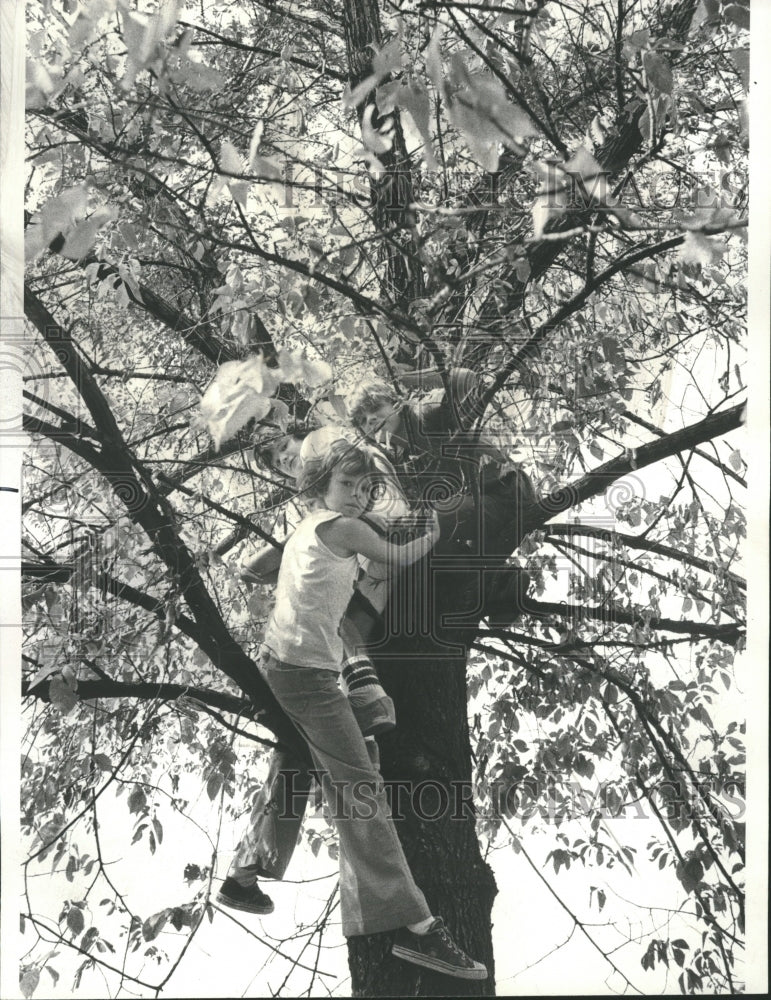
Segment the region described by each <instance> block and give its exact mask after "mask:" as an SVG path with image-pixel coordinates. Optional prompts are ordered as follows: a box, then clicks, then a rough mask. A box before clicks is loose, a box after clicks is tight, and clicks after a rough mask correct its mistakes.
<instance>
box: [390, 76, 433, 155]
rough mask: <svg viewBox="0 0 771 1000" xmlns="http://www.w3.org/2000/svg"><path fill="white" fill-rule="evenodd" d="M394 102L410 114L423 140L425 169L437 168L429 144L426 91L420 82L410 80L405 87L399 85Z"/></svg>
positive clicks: (429, 103)
mask: <svg viewBox="0 0 771 1000" xmlns="http://www.w3.org/2000/svg"><path fill="white" fill-rule="evenodd" d="M395 103H396V105H397V106H398V107H400V108H402V109H403V110H404V111H406V112H407V114H408V115H409V116H410V118H411V119H412V121H413V122H414V124H415V128H416V129H417V130H418V132H420V137H421V139H422V140H423V159H424V160H425V163H426V169H427V170H438V169H439V164H438V163H437V160H436V157H435V156H434V150H433V147H432V145H431V129H430V127H429V122H430V116H431V102H430V100H429V96H428V91H427V90H426V88H425V87H423V86H422V85H421V84H418V83H415V82H412V81H411V82H410V83H409V84H408V85H407V86H405V87H400V88H399V90H398V91H397V93H396V97H395Z"/></svg>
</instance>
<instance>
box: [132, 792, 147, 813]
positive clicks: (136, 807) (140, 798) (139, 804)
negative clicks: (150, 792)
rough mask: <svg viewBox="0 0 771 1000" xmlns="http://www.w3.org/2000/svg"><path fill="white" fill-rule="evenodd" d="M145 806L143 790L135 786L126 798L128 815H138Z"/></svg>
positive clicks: (145, 799) (145, 800)
mask: <svg viewBox="0 0 771 1000" xmlns="http://www.w3.org/2000/svg"><path fill="white" fill-rule="evenodd" d="M146 805H147V796H146V795H145V790H144V789H143V788H142V786H141V785H135V786H134V789H133V791H132V792H131V795H129V798H128V807H129V812H130V813H139V812H142V810H143V809H144V808H145V806H146Z"/></svg>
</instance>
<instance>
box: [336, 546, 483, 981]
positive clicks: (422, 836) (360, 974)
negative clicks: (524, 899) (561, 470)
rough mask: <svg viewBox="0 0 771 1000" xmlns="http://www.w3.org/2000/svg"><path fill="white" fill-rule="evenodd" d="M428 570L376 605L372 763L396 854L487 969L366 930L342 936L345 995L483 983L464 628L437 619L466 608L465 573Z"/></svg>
mask: <svg viewBox="0 0 771 1000" xmlns="http://www.w3.org/2000/svg"><path fill="white" fill-rule="evenodd" d="M428 574H431V564H430V563H428V564H426V563H420V564H418V565H417V566H415V567H410V569H409V570H408V571H406V572H405V573H404V574H403V575H402V577H401V578H400V580H399V581H398V583H397V585H396V587H395V590H394V595H395V596H394V597H393V598H392V600H391V605H390V609H386V630H385V632H386V636H385V640H384V641H383V643H382V644H381V645H380V646H379V647H378V648H376V649H375V650H374V651H372V656H373V659H374V660H375V662H376V664H377V668H378V672H379V673H380V677H381V680H382V682H383V686H384V687H385V689H386V690H387V691H388V693H389V694H390V695H391V697H392V698H393V700H394V703H395V705H396V715H397V728H396V729H395V730H394V731H393V732H391V733H388V734H386V735H385V736H383V737H381V738H380V739H379V744H380V749H381V757H382V768H381V769H382V772H383V776H384V778H385V780H386V783H387V787H389V791H390V798H391V805H392V812H393V814H394V820H395V823H396V828H397V830H398V833H399V837H400V839H401V841H402V845H403V847H404V851H405V854H406V856H407V860H408V862H409V864H410V868H411V870H412V873H413V875H414V877H415V880H416V882H417V883H418V885H419V886H420V888H421V889H422V890H423V892H424V893H425V896H426V899H427V901H428V904H429V907H430V908H431V912H432V913H433V914H434V915H437V916H441V917H443V918H444V920H445V923H446V924H447V926H448V928H449V929H450V932H451V933H452V934H453V936H454V938H455V940H456V941H457V943H458V944H459V945H460V947H462V948H463V949H464V950H465V951H466V952H467V953H468V954H469V955H471V956H472V957H473V958H475V959H476V960H477V961H480V962H483V963H484V964H485V965H486V966H487V968H488V972H489V978H488V979H487V980H485V981H482V982H479V981H470V980H464V979H455V978H453V977H450V976H446V975H443V974H440V973H436V972H431V971H430V970H428V969H423V968H420V967H419V966H415V965H411V964H410V963H407V962H404V961H402V960H401V959H396V958H393V957H392V956H391V954H390V947H391V943H392V941H393V938H394V934H393V933H383V934H375V935H369V936H362V937H355V938H351V939H350V940H349V962H350V968H351V976H352V993H353V995H354V996H493V995H494V993H495V982H494V960H493V947H492V923H491V912H492V905H493V900H494V898H495V895H496V892H497V888H496V884H495V879H494V877H493V874H492V871H491V870H490V867H489V866H488V865H487V864H486V862H485V861H484V860H483V859H482V856H481V853H480V849H479V841H478V839H477V835H476V827H475V816H474V812H473V805H472V798H473V796H472V790H473V788H472V776H471V746H470V742H469V731H468V704H467V692H466V661H467V649H468V645H469V644H470V642H471V640H472V639H473V635H474V627H473V626H472V627H471V628H468V627H467V628H465V629H464V630H463V631H461V630H460V629H458V628H455V629H451V628H448V627H446V626H443V625H442V624H441V623H442V621H443V615H445V614H450V613H451V614H458V612H459V611H461V610H462V609H461V606H460V604H461V603H462V604H463V605H465V610H467V611H469V612H472V614H471V617H472V618H473V617H474V614H473V612H476V604H477V600H478V592H479V591H478V586H477V580H476V576H477V574H476V573H474V572H468V571H467V570H459V569H457V568H453V569H452V570H451V571H450V572H449V573H447V572H439V573H436V574H434V575H432V576H429V575H428ZM423 595H428V596H429V598H430V600H421V597H422V596H423ZM459 595H462V598H461V600H460V601H459ZM400 597H401V598H406V600H405V601H404V609H403V610H399V609H398V608H397V610H396V612H395V613H394V608H395V606H397V605H398V603H399V599H400ZM410 598H411V599H410ZM389 611H390V613H389ZM416 612H417V613H416Z"/></svg>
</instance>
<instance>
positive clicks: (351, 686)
mask: <svg viewBox="0 0 771 1000" xmlns="http://www.w3.org/2000/svg"><path fill="white" fill-rule="evenodd" d="M342 686H343V691H344V692H345V694H346V695H348V698H349V700H350V702H351V705H354V706H358V705H368V704H369V703H370V702H372V701H376V700H377V699H378V698H382V697H384V696H385V691H384V690H383V688H382V686H381V684H380V680H379V679H378V676H377V672H376V671H375V668H374V666H373V665H372V661H371V660H370V658H369V657H368V656H350V657H348V659H347V660H346V661H345V663H343V674H342Z"/></svg>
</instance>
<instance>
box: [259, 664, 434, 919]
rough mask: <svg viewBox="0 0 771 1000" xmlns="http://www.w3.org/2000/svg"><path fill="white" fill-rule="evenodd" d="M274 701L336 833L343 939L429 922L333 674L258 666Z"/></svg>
mask: <svg viewBox="0 0 771 1000" xmlns="http://www.w3.org/2000/svg"><path fill="white" fill-rule="evenodd" d="M258 664H259V667H260V671H261V672H262V674H263V676H264V677H265V680H266V681H267V683H268V686H269V687H270V689H271V690H272V691H273V694H274V695H275V696H276V699H277V701H278V703H279V704H280V705H281V707H282V708H283V709H284V711H285V712H286V714H287V715H288V716H289V718H290V719H291V720H292V722H293V723H294V724H295V726H296V727H297V729H298V730H299V731H300V733H301V734H302V735H303V737H304V738H305V740H306V742H307V743H308V747H309V749H310V752H311V756H312V757H313V761H314V764H315V766H316V768H317V769H318V771H319V772H320V777H321V787H322V791H323V793H324V798H325V800H326V803H327V806H328V808H329V811H330V813H331V815H332V819H333V821H334V824H335V827H336V829H337V835H338V846H339V852H340V905H341V910H342V921H343V934H344V935H345V936H346V937H352V936H353V935H355V934H377V933H379V932H380V931H390V930H395V929H396V928H398V927H403V926H404V925H405V924H411V923H416V922H417V921H419V920H424V919H425V918H426V917H428V916H430V913H431V911H430V910H429V908H428V904H427V903H426V900H425V897H424V896H423V893H422V892H421V891H420V889H419V888H418V887H417V885H416V884H415V880H414V879H413V877H412V873H411V872H410V869H409V866H408V865H407V859H406V858H405V856H404V851H403V850H402V845H401V843H400V842H399V838H398V836H397V833H396V828H395V827H394V824H393V820H392V819H391V813H390V809H389V807H388V802H387V800H386V795H385V788H384V786H383V779H382V777H381V775H380V772H379V771H378V770H377V769H376V768H375V767H374V766H373V765H372V763H371V761H370V758H369V754H368V753H367V748H366V746H365V743H364V737H363V736H362V734H361V730H360V729H359V726H358V724H357V722H356V719H355V717H354V714H353V711H352V709H351V706H350V703H349V701H348V699H347V698H346V697H345V695H344V694H343V693H342V691H341V690H340V688H339V687H338V684H337V679H338V671H337V670H336V669H334V668H330V669H329V670H324V669H319V668H317V667H301V666H296V665H293V664H289V663H282V662H281V661H280V660H277V659H276V658H275V657H273V656H272V655H271V654H270V653H269V652H268V651H266V650H265V649H263V651H261V653H260V658H259V661H258Z"/></svg>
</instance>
